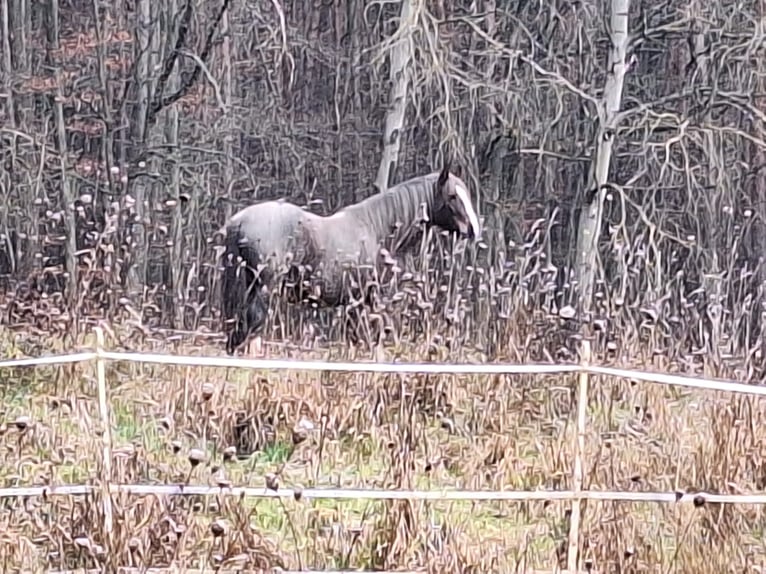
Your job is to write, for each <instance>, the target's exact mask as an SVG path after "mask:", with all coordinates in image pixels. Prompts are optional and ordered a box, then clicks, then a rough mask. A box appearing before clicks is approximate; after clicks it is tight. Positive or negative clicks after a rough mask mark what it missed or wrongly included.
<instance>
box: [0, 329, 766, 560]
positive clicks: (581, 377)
mask: <svg viewBox="0 0 766 574" xmlns="http://www.w3.org/2000/svg"><path fill="white" fill-rule="evenodd" d="M96 340H97V343H96V349H95V351H87V352H80V353H73V354H67V355H55V356H47V357H37V358H24V359H10V360H3V361H0V369H4V368H18V367H33V366H45V365H48V366H50V365H62V364H75V363H83V362H91V361H95V362H96V367H97V380H98V392H99V411H100V414H101V417H102V424H103V427H104V429H105V430H104V434H103V452H102V457H103V461H102V462H103V467H102V468H103V471H104V474H105V475H106V477H105V480H104V481H103V484H101V485H99V486H90V485H63V486H34V487H17V488H2V489H0V498H13V497H29V496H45V497H52V496H78V495H79V496H82V495H88V494H93V493H96V492H100V493H101V494H103V495H104V496H103V504H104V509H103V510H104V518H105V520H104V522H105V524H104V526H105V531H106V535H107V538H109V537H110V536H111V533H112V508H111V495H113V494H116V493H127V494H131V495H135V496H158V495H164V496H188V495H222V496H246V497H258V498H286V497H294V498H304V499H321V498H324V499H328V498H329V499H354V500H359V499H366V500H403V499H406V500H421V501H426V500H428V501H440V500H445V501H459V500H466V501H477V500H482V501H554V500H555V501H566V502H571V503H572V513H571V520H570V530H569V541H568V552H567V570H566V571H568V572H577V571H578V568H579V566H580V564H579V562H580V561H579V560H578V541H579V528H580V527H579V522H580V508H581V506H580V505H581V503H582V502H583V501H585V500H598V501H622V502H658V503H694V504H697V505H699V504H704V503H706V502H710V503H728V504H766V494H717V493H706V492H696V493H694V492H641V491H597V490H584V489H583V488H582V482H583V476H582V472H583V471H582V469H583V468H584V463H583V452H584V436H585V425H586V422H587V416H586V414H587V395H588V384H589V376H590V375H606V376H611V377H616V378H627V379H633V380H641V381H645V382H650V383H657V384H662V385H671V386H682V387H689V388H697V389H704V390H710V391H724V392H731V393H741V394H749V395H756V396H764V395H766V386H763V385H750V384H746V383H740V382H736V381H727V380H721V379H706V378H696V377H691V376H684V375H671V374H663V373H652V372H647V371H637V370H629V369H619V368H614V367H601V366H597V365H591V364H590V345H589V343H588V342H587V341H584V342H583V346H582V352H581V362H580V363H579V364H578V363H572V364H564V365H550V364H535V365H519V364H491V365H481V364H435V363H371V362H353V363H351V362H327V361H299V360H279V359H239V358H234V357H202V356H191V355H163V354H158V353H124V352H113V351H107V350H105V349H104V337H103V331H102V330H101V329H100V328H96ZM108 361H117V362H119V361H122V362H132V363H149V364H163V365H175V366H197V367H217V368H242V369H257V370H268V371H274V370H280V371H284V370H292V371H325V372H328V371H330V372H357V373H359V372H364V373H388V374H392V373H393V374H397V373H398V374H404V373H411V374H416V373H419V374H434V375H522V374H537V375H540V374H562V373H569V374H577V375H578V381H579V385H578V386H579V388H578V393H577V397H578V399H577V435H576V442H575V444H574V447H575V461H574V462H575V464H574V465H573V468H574V471H573V489H572V490H559V491H552V490H528V491H520V490H514V491H467V490H452V491H449V490H430V491H423V490H372V489H336V488H326V489H322V488H312V489H304V490H300V491H298V490H297V489H289V488H284V489H283V488H280V489H279V490H270V489H268V488H265V487H260V488H258V487H213V486H204V485H186V484H176V485H170V484H165V485H149V484H115V483H113V482H111V480H110V479H111V458H112V456H111V438H110V435H109V427H110V423H109V412H108V402H107V391H106V375H105V363H106V362H108ZM134 570H135V569H131V568H122V569H120V570H119V571H120V572H125V573H126V574H127V573H128V572H133V571H134ZM142 571H146V570H142ZM148 571H151V572H157V573H159V572H162V573H163V574H167V573H168V572H175V571H180V570H177V569H155V570H148ZM183 571H186V572H192V570H183ZM317 572H325V573H326V574H329V573H327V571H317ZM412 572H413V573H414V572H422V571H421V570H416V571H412ZM561 572H564V571H561ZM61 574H63V572H62V573H61ZM378 574H381V573H378ZM392 574H393V573H392ZM399 574H401V573H399Z"/></svg>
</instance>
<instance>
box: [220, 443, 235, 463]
mask: <svg viewBox="0 0 766 574" xmlns="http://www.w3.org/2000/svg"><path fill="white" fill-rule="evenodd" d="M236 454H237V447H235V446H227V447H226V448H225V449H223V460H224V461H225V462H229V461H230V460H232V459H233V458H234V456H235V455H236Z"/></svg>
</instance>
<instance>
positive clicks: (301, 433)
mask: <svg viewBox="0 0 766 574" xmlns="http://www.w3.org/2000/svg"><path fill="white" fill-rule="evenodd" d="M292 437H293V444H294V445H299V444H301V443H302V442H303V441H305V440H306V439H307V438H308V437H309V433H307V432H306V431H305V430H304V429H302V428H301V427H299V426H296V427H294V428H293V435H292Z"/></svg>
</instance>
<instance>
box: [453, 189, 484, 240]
mask: <svg viewBox="0 0 766 574" xmlns="http://www.w3.org/2000/svg"><path fill="white" fill-rule="evenodd" d="M455 194H456V195H457V196H458V199H460V202H461V203H462V204H463V208H464V209H465V213H466V215H468V221H469V222H470V223H471V227H472V228H473V236H474V237H479V216H478V215H476V212H475V211H474V209H473V205H471V196H470V195H469V194H468V190H467V189H466V188H464V187H463V186H462V185H460V184H459V183H458V184H457V185H455Z"/></svg>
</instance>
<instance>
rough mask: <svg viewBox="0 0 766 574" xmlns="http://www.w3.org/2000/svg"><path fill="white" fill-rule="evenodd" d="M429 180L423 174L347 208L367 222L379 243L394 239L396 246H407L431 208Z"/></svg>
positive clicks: (349, 211)
mask: <svg viewBox="0 0 766 574" xmlns="http://www.w3.org/2000/svg"><path fill="white" fill-rule="evenodd" d="M428 183H429V182H428V181H426V180H425V179H423V178H418V179H413V180H410V181H406V182H404V183H400V184H398V185H396V186H394V187H392V188H390V189H389V190H387V191H384V192H382V193H377V194H375V195H373V196H371V197H368V198H367V199H365V200H363V201H361V202H360V203H357V204H356V205H351V206H349V207H347V208H345V209H344V210H343V212H344V213H345V214H347V215H349V216H351V217H353V218H354V219H356V220H357V221H359V223H360V224H362V225H364V226H366V228H367V229H369V231H370V232H371V233H372V234H373V235H374V236H375V240H376V241H377V242H378V243H379V244H382V243H388V242H389V241H392V243H391V246H392V247H393V248H394V249H395V250H398V249H402V248H406V247H407V246H408V245H410V244H411V242H412V238H413V235H416V234H417V233H418V231H419V230H420V227H421V222H422V220H423V216H424V215H427V214H429V213H430V211H431V207H432V204H433V196H432V193H431V188H430V185H428ZM424 210H425V214H424Z"/></svg>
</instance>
